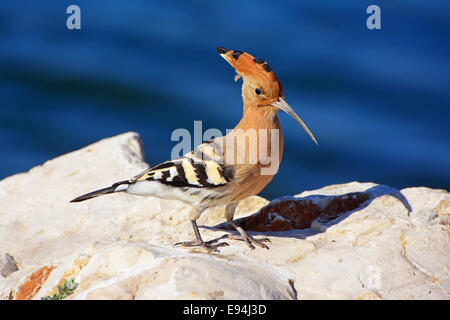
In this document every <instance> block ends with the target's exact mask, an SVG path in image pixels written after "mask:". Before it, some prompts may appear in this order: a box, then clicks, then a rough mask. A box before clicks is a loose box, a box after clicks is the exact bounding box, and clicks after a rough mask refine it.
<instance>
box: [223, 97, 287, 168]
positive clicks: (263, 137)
mask: <svg viewBox="0 0 450 320" xmlns="http://www.w3.org/2000/svg"><path fill="white" fill-rule="evenodd" d="M231 133H234V134H237V135H242V134H243V135H246V136H248V137H251V136H252V135H253V134H256V137H254V140H252V141H254V143H256V145H257V150H258V156H259V155H261V154H260V153H259V152H261V151H260V150H261V148H262V150H264V154H265V155H266V156H267V157H269V158H271V162H272V159H273V160H276V161H275V162H274V163H272V164H267V165H263V164H261V162H263V163H264V161H258V165H263V166H273V167H275V168H276V170H278V166H279V162H280V161H281V158H282V155H283V132H282V130H281V125H280V121H279V120H278V117H277V110H276V109H275V108H274V107H272V106H266V107H258V106H251V105H244V113H243V115H242V119H241V121H239V123H238V124H237V125H236V127H235V128H234V129H233V130H232V131H231ZM246 145H247V148H249V147H250V146H249V145H248V143H247V144H246ZM247 148H246V149H247ZM250 149H251V148H250ZM266 150H267V151H266ZM248 152H249V150H245V153H246V154H247V153H248ZM273 152H276V153H278V156H277V157H275V155H276V153H275V154H274V153H273ZM258 159H259V158H258ZM259 160H261V159H259ZM275 172H276V171H275Z"/></svg>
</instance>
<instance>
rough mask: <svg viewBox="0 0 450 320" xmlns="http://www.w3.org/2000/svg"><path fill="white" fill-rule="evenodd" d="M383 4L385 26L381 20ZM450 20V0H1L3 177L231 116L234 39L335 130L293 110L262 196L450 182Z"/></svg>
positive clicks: (150, 153)
mask: <svg viewBox="0 0 450 320" xmlns="http://www.w3.org/2000/svg"><path fill="white" fill-rule="evenodd" d="M70 4H77V5H79V6H80V8H81V13H82V17H81V26H82V29H81V30H80V31H69V30H68V29H67V28H66V18H67V16H68V15H67V14H66V8H67V6H68V5H70ZM370 4H378V5H379V6H380V7H381V26H382V29H381V30H375V31H371V30H368V29H367V28H366V24H365V20H366V18H367V17H368V15H367V14H366V13H365V10H366V8H367V6H368V5H370ZM449 17H450V2H449V1H418V0H408V1H406V0H404V1H401V0H398V1H342V0H341V1H330V0H327V1H325V0H317V1H311V0H305V1H299V0H295V1H282V2H281V1H262V0H259V1H210V0H204V1H193V0H183V1H181V0H180V1H160V2H155V1H148V0H142V1H103V0H102V1H100V0H89V1H87V0H86V1H84V0H76V1H70V2H69V1H45V0H39V1H25V0H2V1H1V2H0V101H1V102H0V103H1V106H0V150H1V157H0V179H1V178H4V177H7V176H9V175H11V174H14V173H18V172H23V171H27V170H29V169H30V168H31V167H33V166H35V165H38V164H41V163H43V162H45V161H46V160H48V159H51V158H54V157H57V156H59V155H61V154H64V153H67V152H70V151H72V150H75V149H78V148H82V147H83V146H86V145H87V144H90V143H92V142H95V141H97V140H99V139H102V138H105V137H109V136H113V135H116V134H119V133H122V132H126V131H137V132H138V133H139V134H140V135H141V137H142V138H143V141H144V147H145V152H146V160H147V161H148V162H149V163H150V164H156V163H158V162H161V161H164V160H167V159H168V158H170V154H171V150H172V148H173V147H174V146H175V145H176V143H177V142H172V141H170V137H171V133H172V131H173V130H175V129H177V128H186V129H188V130H190V131H192V130H193V125H194V120H202V121H203V129H204V130H206V129H208V128H218V129H220V130H222V132H225V129H227V128H232V127H233V126H234V125H235V124H236V123H237V122H238V121H239V119H240V116H241V114H242V100H241V92H240V83H235V82H234V81H233V76H234V71H233V70H232V68H231V67H230V66H229V65H228V64H227V63H226V62H225V61H224V60H223V59H221V58H220V57H219V55H218V54H217V52H216V50H215V48H216V47H217V46H224V47H227V48H231V49H238V50H241V51H248V52H249V53H251V54H252V55H254V56H256V57H262V58H264V59H266V60H267V61H268V62H269V64H270V66H271V67H272V69H273V70H274V71H275V73H276V74H277V76H278V78H279V79H280V80H281V82H282V83H283V87H284V92H285V98H286V100H287V101H288V102H289V103H290V104H291V105H292V106H293V107H294V108H295V109H296V110H297V112H298V113H299V114H300V115H301V116H302V117H303V119H304V120H305V121H306V122H307V123H308V125H309V127H310V128H311V129H312V131H313V132H314V134H315V135H316V137H317V139H318V140H319V143H320V146H319V147H316V146H315V145H314V143H313V142H312V141H311V140H310V139H309V137H308V136H307V135H306V134H305V132H304V131H303V130H302V129H301V128H300V127H299V126H298V125H297V124H296V123H295V121H294V120H292V119H291V118H289V117H288V116H287V115H284V114H283V115H281V116H280V118H281V122H282V125H283V130H284V133H285V153H284V157H283V162H282V164H281V168H280V171H279V172H278V174H277V176H276V177H275V178H274V180H273V181H272V183H271V184H270V185H269V186H268V187H267V188H266V189H265V190H264V191H263V192H262V195H263V196H265V197H268V198H274V197H277V196H281V195H285V194H296V193H300V192H301V191H303V190H305V189H314V188H319V187H322V186H324V185H329V184H334V183H343V182H348V181H354V180H358V181H374V182H377V183H382V184H387V185H391V186H394V187H397V188H404V187H408V186H428V187H433V188H445V189H450V147H449V141H450V129H449V125H450V19H449ZM111 174H112V175H114V172H111ZM92 179H95V177H92ZM99 187H101V185H99Z"/></svg>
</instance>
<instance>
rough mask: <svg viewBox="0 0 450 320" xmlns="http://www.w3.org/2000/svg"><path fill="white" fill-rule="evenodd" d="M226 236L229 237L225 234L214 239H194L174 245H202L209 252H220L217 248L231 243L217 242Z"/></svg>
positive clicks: (186, 246)
mask: <svg viewBox="0 0 450 320" xmlns="http://www.w3.org/2000/svg"><path fill="white" fill-rule="evenodd" d="M225 238H227V235H223V236H221V237H219V238H217V239H213V240H210V241H199V240H192V241H184V242H178V243H175V244H174V245H173V246H174V247H175V246H181V247H185V248H192V247H201V248H203V249H205V250H206V251H208V252H219V250H218V249H217V248H220V247H226V246H229V244H228V243H226V242H219V243H217V242H218V241H219V240H222V239H225Z"/></svg>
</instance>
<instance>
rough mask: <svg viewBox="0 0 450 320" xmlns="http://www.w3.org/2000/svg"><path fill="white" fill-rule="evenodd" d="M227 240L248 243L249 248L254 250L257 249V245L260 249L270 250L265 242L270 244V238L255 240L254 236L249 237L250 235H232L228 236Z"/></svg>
mask: <svg viewBox="0 0 450 320" xmlns="http://www.w3.org/2000/svg"><path fill="white" fill-rule="evenodd" d="M227 238H228V239H230V240H239V241H245V243H247V246H248V247H249V248H250V249H252V250H254V249H255V246H254V245H253V244H255V245H257V246H258V247H261V248H264V249H269V247H268V246H266V245H265V244H264V243H263V242H270V239H269V238H261V239H255V238H253V237H252V236H250V235H248V234H241V235H238V236H236V235H232V234H228V235H227Z"/></svg>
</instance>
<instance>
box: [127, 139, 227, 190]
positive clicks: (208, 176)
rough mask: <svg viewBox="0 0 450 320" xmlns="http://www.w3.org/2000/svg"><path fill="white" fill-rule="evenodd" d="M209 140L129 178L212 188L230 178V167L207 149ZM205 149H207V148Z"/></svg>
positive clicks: (180, 185)
mask: <svg viewBox="0 0 450 320" xmlns="http://www.w3.org/2000/svg"><path fill="white" fill-rule="evenodd" d="M210 144H211V143H205V144H203V145H201V146H199V147H197V148H196V149H194V150H193V151H191V152H189V153H188V154H186V155H184V156H183V157H181V158H178V159H174V160H170V161H166V162H163V163H160V164H158V165H156V166H154V167H152V168H150V169H147V170H145V171H144V172H142V173H140V174H139V175H137V176H135V177H134V178H133V179H131V180H130V183H136V182H140V181H158V182H160V183H163V184H166V185H171V186H174V187H193V188H214V187H219V186H223V185H226V184H227V183H229V182H231V181H232V180H233V178H234V177H233V176H234V168H233V167H232V166H228V167H226V166H224V165H223V164H222V163H221V161H220V157H213V155H214V154H213V153H211V152H209V151H211V150H210ZM208 150H209V151H208Z"/></svg>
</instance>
